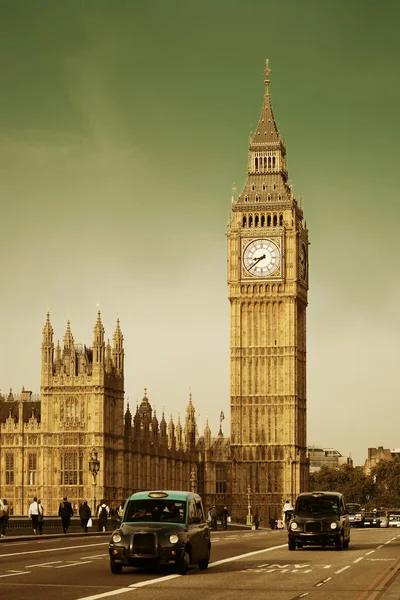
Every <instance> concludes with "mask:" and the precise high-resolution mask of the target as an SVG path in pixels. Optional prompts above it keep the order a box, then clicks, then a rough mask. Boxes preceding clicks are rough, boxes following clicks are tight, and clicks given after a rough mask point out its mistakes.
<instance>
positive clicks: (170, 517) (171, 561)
mask: <svg viewBox="0 0 400 600" xmlns="http://www.w3.org/2000/svg"><path fill="white" fill-rule="evenodd" d="M210 552H211V538H210V530H209V527H208V524H207V521H206V516H205V512H204V507H203V503H202V500H201V498H200V496H199V495H198V494H195V493H192V492H182V491H169V490H165V491H160V490H154V491H145V492H137V493H136V494H133V495H132V496H131V497H130V498H128V500H127V501H126V503H125V507H124V511H123V514H122V518H121V524H120V527H119V528H118V529H116V530H115V531H114V532H113V533H112V535H111V539H110V543H109V555H110V567H111V572H112V573H114V574H118V573H121V571H122V568H123V567H141V568H143V567H146V566H154V565H171V566H173V567H174V568H175V569H176V570H177V572H178V573H180V574H181V575H185V574H186V573H187V570H188V567H189V565H194V564H197V565H198V566H199V568H200V569H207V567H208V562H209V560H210Z"/></svg>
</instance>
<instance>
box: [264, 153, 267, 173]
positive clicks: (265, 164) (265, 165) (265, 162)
mask: <svg viewBox="0 0 400 600" xmlns="http://www.w3.org/2000/svg"><path fill="white" fill-rule="evenodd" d="M266 168H267V157H266V156H264V170H266Z"/></svg>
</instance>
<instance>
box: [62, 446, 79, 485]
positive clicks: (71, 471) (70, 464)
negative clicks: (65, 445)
mask: <svg viewBox="0 0 400 600" xmlns="http://www.w3.org/2000/svg"><path fill="white" fill-rule="evenodd" d="M82 463H83V455H82V453H81V452H80V453H78V452H63V453H62V454H61V469H60V473H61V485H82V484H83V470H82Z"/></svg>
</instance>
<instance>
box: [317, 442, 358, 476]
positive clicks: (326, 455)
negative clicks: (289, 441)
mask: <svg viewBox="0 0 400 600" xmlns="http://www.w3.org/2000/svg"><path fill="white" fill-rule="evenodd" d="M307 452H308V458H309V461H310V473H315V472H316V471H319V470H320V468H321V467H322V466H323V465H326V466H328V467H341V466H342V465H353V461H352V459H351V458H348V457H345V456H343V455H342V454H341V453H340V452H339V450H335V449H334V448H321V447H319V446H307Z"/></svg>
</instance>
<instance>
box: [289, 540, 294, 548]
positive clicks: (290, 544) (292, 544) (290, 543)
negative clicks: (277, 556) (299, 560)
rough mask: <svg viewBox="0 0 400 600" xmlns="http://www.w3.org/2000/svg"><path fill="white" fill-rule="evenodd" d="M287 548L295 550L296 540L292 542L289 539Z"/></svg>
mask: <svg viewBox="0 0 400 600" xmlns="http://www.w3.org/2000/svg"><path fill="white" fill-rule="evenodd" d="M288 548H289V550H296V542H294V541H293V540H289V541H288Z"/></svg>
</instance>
